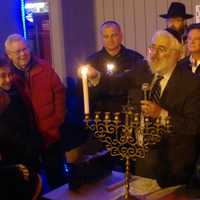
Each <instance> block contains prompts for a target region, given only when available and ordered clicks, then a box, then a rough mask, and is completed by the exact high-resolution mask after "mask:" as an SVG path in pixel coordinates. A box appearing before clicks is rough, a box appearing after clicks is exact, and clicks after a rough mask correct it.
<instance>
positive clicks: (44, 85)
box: [5, 34, 65, 187]
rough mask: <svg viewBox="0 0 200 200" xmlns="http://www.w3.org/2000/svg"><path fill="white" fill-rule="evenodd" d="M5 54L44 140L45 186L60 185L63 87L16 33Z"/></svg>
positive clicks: (48, 67) (57, 78) (11, 37)
mask: <svg viewBox="0 0 200 200" xmlns="http://www.w3.org/2000/svg"><path fill="white" fill-rule="evenodd" d="M5 52H6V54H7V56H8V58H9V60H10V61H11V67H12V69H13V71H14V73H15V74H16V83H17V84H18V86H19V87H20V88H21V89H22V90H23V91H24V92H25V94H26V96H27V97H28V98H29V99H30V102H31V104H32V107H33V110H34V114H35V117H36V122H37V125H38V129H39V131H40V133H41V135H42V137H43V140H44V152H43V160H44V165H45V170H46V173H47V178H48V183H49V185H50V186H52V187H57V186H59V185H60V184H61V183H62V181H61V180H62V179H63V176H62V173H63V172H62V168H63V165H62V154H61V149H60V145H59V138H60V132H59V128H60V125H61V124H62V123H63V121H64V114H65V108H64V101H65V99H64V96H65V94H64V93H65V92H64V86H63V84H62V83H61V81H60V79H59V77H58V75H57V74H56V72H55V71H54V70H53V68H52V67H51V66H50V65H49V64H48V63H47V62H45V61H44V60H41V59H38V58H36V57H34V56H33V55H32V54H31V51H30V49H29V47H28V45H27V43H26V41H25V39H24V38H23V37H22V36H21V35H19V34H12V35H10V36H8V38H7V39H6V41H5Z"/></svg>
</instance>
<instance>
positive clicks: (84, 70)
mask: <svg viewBox="0 0 200 200" xmlns="http://www.w3.org/2000/svg"><path fill="white" fill-rule="evenodd" d="M87 73H88V68H87V67H86V66H85V67H84V66H83V67H82V69H81V74H82V84H83V100H84V113H85V114H89V91H88V81H87Z"/></svg>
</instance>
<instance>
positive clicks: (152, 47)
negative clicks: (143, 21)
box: [148, 44, 171, 54]
mask: <svg viewBox="0 0 200 200" xmlns="http://www.w3.org/2000/svg"><path fill="white" fill-rule="evenodd" d="M148 49H149V50H150V51H158V52H159V53H162V54H165V53H167V52H168V51H169V50H171V49H169V48H167V47H165V46H156V45H155V44H151V45H150V46H149V47H148Z"/></svg>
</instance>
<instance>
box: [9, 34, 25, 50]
mask: <svg viewBox="0 0 200 200" xmlns="http://www.w3.org/2000/svg"><path fill="white" fill-rule="evenodd" d="M18 41H21V42H23V43H24V44H26V45H27V42H26V40H25V39H24V37H22V35H20V34H18V33H14V34H11V35H9V36H8V37H7V39H6V41H5V49H6V50H7V49H8V48H9V45H10V44H11V43H13V42H18Z"/></svg>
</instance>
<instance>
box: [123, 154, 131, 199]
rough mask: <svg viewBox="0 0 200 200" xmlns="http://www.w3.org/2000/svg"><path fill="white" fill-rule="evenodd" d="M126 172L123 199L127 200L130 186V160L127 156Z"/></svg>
mask: <svg viewBox="0 0 200 200" xmlns="http://www.w3.org/2000/svg"><path fill="white" fill-rule="evenodd" d="M125 165H126V170H125V195H124V199H125V200H129V197H130V193H129V186H130V158H129V156H127V157H126V163H125Z"/></svg>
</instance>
